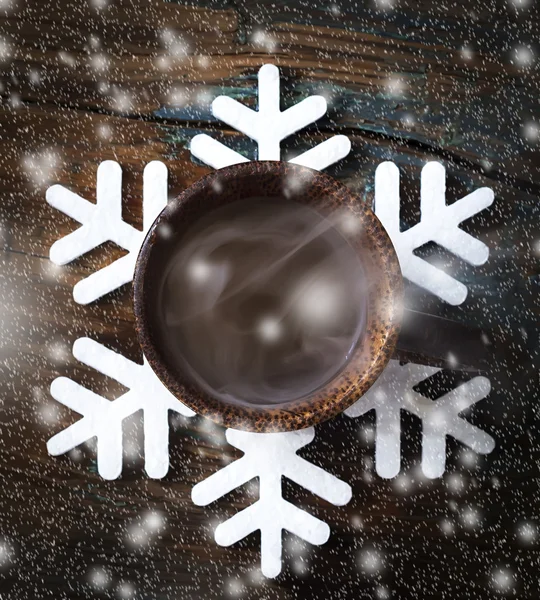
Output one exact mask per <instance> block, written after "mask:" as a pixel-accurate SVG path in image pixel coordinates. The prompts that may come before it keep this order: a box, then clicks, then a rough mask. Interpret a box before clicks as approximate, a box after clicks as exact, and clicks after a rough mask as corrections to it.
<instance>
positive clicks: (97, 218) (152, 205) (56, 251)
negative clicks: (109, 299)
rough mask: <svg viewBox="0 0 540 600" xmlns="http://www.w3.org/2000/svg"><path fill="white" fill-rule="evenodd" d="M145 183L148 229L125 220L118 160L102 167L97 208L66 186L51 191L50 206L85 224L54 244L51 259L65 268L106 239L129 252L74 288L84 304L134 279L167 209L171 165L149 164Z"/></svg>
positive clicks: (98, 173)
mask: <svg viewBox="0 0 540 600" xmlns="http://www.w3.org/2000/svg"><path fill="white" fill-rule="evenodd" d="M143 182H144V183H143V231H139V230H138V229H136V228H135V227H132V226H131V225H129V224H128V223H126V222H125V221H124V220H123V219H122V169H121V168H120V165H119V164H118V163H116V162H114V161H110V160H108V161H105V162H102V163H101V164H100V165H99V167H98V172H97V181H96V204H92V203H91V202H88V201H87V200H85V199H84V198H81V197H80V196H78V195H77V194H74V193H73V192H71V191H69V190H67V189H66V188H64V187H63V186H61V185H53V186H52V187H50V188H49V189H48V190H47V195H46V198H47V202H48V203H49V204H50V205H51V206H53V207H54V208H56V209H57V210H60V211H61V212H63V213H65V214H66V215H68V216H69V217H71V218H72V219H74V220H76V221H78V222H79V223H81V227H79V228H78V229H76V230H75V231H73V232H72V233H70V234H68V235H66V236H65V237H64V238H62V239H61V240H58V241H57V242H55V243H54V244H53V245H52V247H51V250H50V258H51V260H52V261H53V262H54V263H55V264H57V265H65V264H67V263H69V262H71V261H73V260H75V259H76V258H79V257H80V256H82V255H83V254H86V253H87V252H90V251H91V250H93V249H94V248H97V247H98V246H100V245H101V244H103V243H105V242H107V241H111V242H114V243H115V244H117V245H118V246H120V247H121V248H123V249H124V250H127V251H128V254H127V255H126V256H123V257H121V258H120V259H118V260H117V261H115V262H113V263H112V264H110V265H108V266H106V267H104V268H103V269H100V270H99V271H97V272H96V273H92V274H91V275H90V276H89V277H87V278H85V279H83V280H82V281H79V282H78V283H77V284H76V285H75V287H74V288H73V296H74V299H75V301H76V302H78V303H79V304H88V303H90V302H93V301H94V300H97V299H98V298H101V297H102V296H105V295H106V294H108V293H109V292H112V291H113V290H115V289H117V288H119V287H121V286H122V285H124V284H126V283H129V282H130V281H131V280H132V279H133V272H134V270H135V262H136V260H137V255H138V253H139V249H140V247H141V244H142V242H143V240H144V236H145V235H146V232H147V231H148V229H149V228H150V226H151V225H152V223H153V222H154V220H155V219H156V217H157V216H158V214H159V213H160V212H161V211H162V210H163V208H165V206H166V205H167V167H166V166H165V165H164V164H163V163H161V162H158V161H153V162H151V163H149V164H148V165H147V166H146V167H145V169H144V175H143Z"/></svg>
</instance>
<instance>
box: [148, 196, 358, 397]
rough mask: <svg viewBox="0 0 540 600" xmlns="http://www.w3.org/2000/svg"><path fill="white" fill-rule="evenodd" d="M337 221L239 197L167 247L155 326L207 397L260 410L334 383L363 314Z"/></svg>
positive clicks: (354, 261)
mask: <svg viewBox="0 0 540 600" xmlns="http://www.w3.org/2000/svg"><path fill="white" fill-rule="evenodd" d="M341 217H342V215H341V216H340V215H335V218H325V217H323V216H322V215H320V214H319V213H317V212H316V211H314V210H313V209H311V208H309V207H307V206H305V205H302V204H298V203H294V202H290V201H286V200H284V199H282V198H250V199H248V200H243V201H238V202H235V203H232V204H228V205H226V206H223V207H221V208H219V209H215V210H213V211H211V212H209V213H208V214H207V215H205V216H204V217H202V218H201V219H199V220H198V221H197V222H196V223H195V225H193V226H192V227H191V228H190V229H189V231H188V233H187V234H186V235H184V236H182V237H181V239H175V240H174V241H171V251H170V253H169V255H168V256H169V259H168V263H167V265H166V268H165V269H164V274H163V276H162V278H161V281H160V285H161V288H160V292H159V294H160V295H159V306H160V314H159V316H158V328H159V329H160V332H159V335H160V338H161V341H162V343H163V344H164V345H165V348H166V351H167V352H168V353H169V355H170V357H171V359H172V361H174V362H175V363H177V364H178V365H179V368H180V369H181V370H182V372H183V373H184V374H186V375H187V376H188V377H189V378H191V379H192V380H193V382H194V383H195V384H196V385H198V386H199V387H202V388H203V389H204V390H205V391H206V392H207V393H209V394H211V395H212V396H214V397H216V398H219V399H224V400H228V401H232V402H236V403H244V404H260V405H266V404H270V405H275V404H280V403H282V402H287V401H290V400H294V399H296V398H302V397H304V396H306V395H309V394H310V393H312V392H314V391H315V390H317V389H318V388H320V387H322V386H323V385H324V384H326V383H328V382H329V381H330V380H331V379H333V378H334V377H335V376H336V375H337V374H338V373H339V372H340V371H341V369H342V368H343V367H344V365H345V364H346V362H347V360H348V358H349V356H350V354H351V352H352V350H353V349H354V347H355V346H356V344H357V342H358V341H359V339H360V337H361V336H362V334H363V332H364V328H365V321H366V310H367V306H366V298H367V289H366V281H365V277H364V272H363V269H362V265H361V262H360V260H359V258H358V256H357V254H356V252H355V250H354V249H353V248H352V247H351V246H350V244H349V243H348V241H347V239H346V237H345V236H344V235H343V233H342V232H341V231H340V228H341V227H343V226H346V225H347V222H346V221H344V220H343V219H342V218H341ZM348 224H349V226H350V224H351V223H350V221H349V222H348Z"/></svg>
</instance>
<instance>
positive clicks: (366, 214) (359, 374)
mask: <svg viewBox="0 0 540 600" xmlns="http://www.w3.org/2000/svg"><path fill="white" fill-rule="evenodd" d="M291 182H294V185H291ZM298 182H300V185H298ZM284 195H285V196H286V197H287V198H288V199H290V200H291V201H294V202H296V203H300V204H304V205H308V206H309V207H311V208H312V209H314V210H315V211H317V212H318V213H319V214H320V215H322V216H323V217H326V216H329V215H332V214H335V213H336V211H337V210H340V211H347V212H348V213H350V214H351V215H353V216H354V219H355V221H356V222H357V223H358V224H359V226H358V227H355V228H354V231H353V232H349V234H348V235H347V238H348V243H349V244H350V245H351V247H352V248H353V249H354V251H355V252H356V253H357V254H358V256H359V258H360V260H361V262H362V265H363V268H364V269H365V271H366V273H367V274H368V276H369V280H370V285H369V288H368V291H367V301H366V325H365V328H364V333H363V335H362V336H361V337H360V339H359V340H358V343H357V344H356V345H355V346H354V348H353V349H352V351H351V352H350V356H349V357H348V360H347V362H346V363H345V364H344V366H343V368H342V369H341V370H340V371H339V372H338V373H337V375H336V376H335V377H334V378H333V379H332V380H331V381H328V382H327V383H325V384H324V385H322V386H319V387H318V388H317V389H315V390H314V391H313V392H312V393H310V394H308V395H305V396H303V397H300V398H295V399H293V400H290V401H287V402H284V403H281V404H256V403H255V404H252V403H249V402H246V401H224V400H223V398H217V397H215V396H213V395H212V394H209V393H207V392H206V391H205V390H204V389H202V388H201V386H198V385H197V384H196V383H194V381H193V380H192V379H191V378H190V377H188V376H187V375H186V372H185V371H184V370H183V369H182V367H181V365H179V364H178V362H177V361H175V360H174V359H173V357H172V356H171V354H170V353H169V352H167V350H166V348H165V346H164V344H163V343H162V340H161V339H160V335H159V326H158V315H159V311H160V310H161V304H160V298H159V294H160V292H159V289H160V285H159V283H160V281H161V277H162V272H163V269H164V265H165V264H166V263H167V260H168V257H169V258H170V252H171V250H170V248H171V243H170V239H171V236H173V237H176V238H178V239H181V238H182V235H185V234H186V232H188V231H189V230H190V227H192V226H193V225H194V224H195V223H196V222H197V221H198V220H199V219H201V217H203V216H204V215H205V214H208V212H209V211H212V210H217V209H219V208H220V207H224V206H225V205H227V204H231V203H233V202H236V201H238V200H241V199H247V198H252V197H254V196H258V197H260V196H265V197H270V198H271V197H275V196H281V197H282V196H284ZM164 231H165V232H166V233H167V235H163V232H164ZM402 287H403V283H402V276H401V271H400V268H399V263H398V259H397V256H396V253H395V251H394V248H393V246H392V242H391V241H390V238H389V237H388V235H387V234H386V232H385V230H384V228H383V227H382V225H381V224H380V222H379V220H378V219H377V217H376V216H375V214H374V213H373V212H372V211H371V210H370V209H369V208H368V207H367V206H366V205H365V203H364V202H362V201H361V200H360V199H359V198H358V197H357V196H356V195H355V194H353V193H352V192H351V191H349V190H348V189H347V188H346V187H345V186H344V185H342V184H341V183H339V182H337V181H336V180H334V179H333V178H331V177H329V176H328V175H325V174H323V173H320V172H318V171H313V170H312V169H308V168H306V167H302V166H299V165H294V164H291V163H285V162H278V161H253V162H248V163H242V164H239V165H234V166H232V167H228V168H225V169H221V170H219V171H215V172H213V173H211V174H209V175H207V176H205V177H203V178H201V179H200V180H199V181H197V182H196V183H195V184H193V185H192V186H191V187H189V188H188V189H186V190H185V191H184V192H182V193H181V194H180V195H179V196H178V197H177V198H176V199H175V200H173V201H172V202H170V203H169V205H168V206H167V207H166V208H165V209H164V210H163V212H162V213H161V214H160V215H159V217H158V218H157V219H156V221H155V223H154V224H153V225H152V227H151V228H150V231H149V232H148V235H147V236H146V239H145V241H144V243H143V245H142V248H141V252H140V254H139V257H138V260H137V265H136V269H135V276H134V286H133V294H134V310H135V316H136V321H137V331H138V334H139V339H140V342H141V346H142V349H143V352H144V354H145V356H146V358H147V360H148V362H149V363H150V365H151V366H152V368H153V369H154V371H155V372H156V374H157V376H158V377H159V378H160V380H161V381H162V382H163V383H164V385H165V386H166V387H167V388H168V389H169V390H170V391H171V392H172V393H173V394H174V395H175V396H176V397H177V398H178V399H179V400H181V401H182V402H183V403H184V404H186V405H187V406H189V407H190V408H192V409H193V410H194V411H196V412H197V413H198V414H200V415H204V416H205V417H208V418H210V419H212V420H213V421H215V422H217V423H219V424H220V425H223V426H225V427H232V428H236V429H243V430H248V431H257V432H272V431H291V430H296V429H302V428H305V427H309V426H311V425H314V424H316V423H320V422H322V421H325V420H327V419H330V418H332V417H334V416H336V415H338V414H339V413H341V412H342V411H343V410H345V409H346V408H347V407H349V406H350V405H351V404H353V403H354V402H355V401H356V400H357V399H358V398H359V397H360V396H362V395H363V394H364V393H365V392H366V391H367V390H368V389H369V388H370V386H371V385H372V384H373V383H374V382H375V380H376V379H377V378H378V376H379V375H380V374H381V372H382V370H383V369H384V367H385V366H386V364H387V362H388V360H389V359H390V357H391V355H392V353H393V351H394V348H395V345H396V341H397V336H398V332H399V327H400V321H401V311H402Z"/></svg>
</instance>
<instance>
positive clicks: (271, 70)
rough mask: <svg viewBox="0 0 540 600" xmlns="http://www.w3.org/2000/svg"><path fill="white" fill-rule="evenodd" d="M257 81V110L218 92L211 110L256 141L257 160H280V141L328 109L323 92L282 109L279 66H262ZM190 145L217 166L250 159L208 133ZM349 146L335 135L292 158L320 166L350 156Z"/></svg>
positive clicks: (321, 167)
mask: <svg viewBox="0 0 540 600" xmlns="http://www.w3.org/2000/svg"><path fill="white" fill-rule="evenodd" d="M258 84H259V87H258V110H257V111H255V110H252V109H251V108H248V107H247V106H245V105H243V104H241V103H240V102H238V101H236V100H234V99H232V98H229V97H228V96H219V97H217V98H216V99H215V100H214V101H213V103H212V113H213V114H214V116H215V117H216V118H217V119H219V120H221V121H223V122H224V123H227V124H228V125H230V126H231V127H233V128H234V129H236V130H237V131H241V132H242V133H244V134H245V135H247V136H248V137H249V138H251V139H252V140H255V141H256V142H257V145H258V160H280V158H281V149H280V143H281V141H282V140H284V139H285V138H287V137H289V136H290V135H292V134H293V133H295V132H296V131H298V130H300V129H302V128H304V127H306V126H307V125H309V124H310V123H314V122H315V121H317V120H318V119H320V118H321V117H322V116H323V115H324V114H325V112H326V108H327V104H326V100H325V99H324V98H323V97H322V96H310V97H308V98H305V99H304V100H302V101H301V102H299V103H298V104H295V105H294V106H291V107H290V108H288V109H287V110H285V111H283V112H282V111H280V109H279V99H280V89H279V69H278V68H277V67H276V66H275V65H263V66H262V67H261V68H260V70H259V74H258ZM190 149H191V153H192V154H193V156H195V157H197V158H198V159H199V160H202V161H203V162H205V163H206V164H208V165H210V166H211V167H214V168H216V169H221V168H223V167H227V166H230V165H234V164H238V163H241V162H247V161H248V159H247V158H245V157H244V156H242V155H241V154H239V153H238V152H235V151H234V150H231V149H230V148H227V146H225V145H224V144H222V143H221V142H218V141H217V140H214V139H213V138H212V137H210V136H209V135H206V134H200V135H196V136H195V137H194V138H193V139H192V140H191V146H190ZM350 149H351V143H350V141H349V139H348V138H347V137H346V136H344V135H336V136H334V137H332V138H330V139H329V140H326V141H325V142H323V143H322V144H319V145H318V146H316V147H315V148H312V149H311V150H308V151H306V152H304V153H302V154H301V155H299V156H297V157H296V158H295V159H293V160H291V162H294V163H296V164H300V165H304V166H306V167H311V168H312V169H317V170H320V169H324V168H326V167H328V166H329V165H331V164H333V163H334V162H337V161H338V160H340V159H342V158H344V157H345V156H347V154H348V153H349V152H350Z"/></svg>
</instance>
